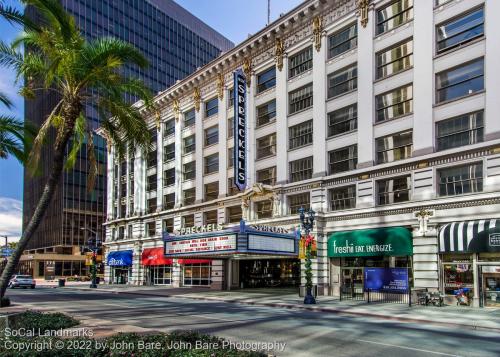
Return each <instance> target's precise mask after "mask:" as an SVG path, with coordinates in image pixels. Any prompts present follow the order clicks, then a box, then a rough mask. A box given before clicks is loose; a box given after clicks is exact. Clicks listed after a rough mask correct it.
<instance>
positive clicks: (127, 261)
mask: <svg viewBox="0 0 500 357" xmlns="http://www.w3.org/2000/svg"><path fill="white" fill-rule="evenodd" d="M132 255H133V252H132V251H131V250H119V251H116V252H109V253H108V260H107V261H106V263H107V264H108V265H109V266H115V267H129V266H131V265H132Z"/></svg>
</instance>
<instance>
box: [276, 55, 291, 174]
mask: <svg viewBox="0 0 500 357" xmlns="http://www.w3.org/2000/svg"><path fill="white" fill-rule="evenodd" d="M287 78H288V59H287V58H286V56H284V58H283V68H282V69H281V71H280V70H278V69H277V68H276V183H278V184H280V183H286V182H287V181H288V152H287V148H288V124H287V113H288V98H287V97H288V80H287Z"/></svg>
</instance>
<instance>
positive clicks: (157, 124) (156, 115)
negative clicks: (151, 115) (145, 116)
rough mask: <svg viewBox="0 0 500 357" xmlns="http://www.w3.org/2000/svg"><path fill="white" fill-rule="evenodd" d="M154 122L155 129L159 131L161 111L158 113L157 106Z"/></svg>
mask: <svg viewBox="0 0 500 357" xmlns="http://www.w3.org/2000/svg"><path fill="white" fill-rule="evenodd" d="M155 122H156V130H157V131H160V127H161V125H160V124H161V113H160V110H159V109H158V108H155Z"/></svg>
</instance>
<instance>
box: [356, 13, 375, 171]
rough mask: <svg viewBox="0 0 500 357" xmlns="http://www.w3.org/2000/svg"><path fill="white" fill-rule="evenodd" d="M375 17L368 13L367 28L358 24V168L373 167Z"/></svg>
mask: <svg viewBox="0 0 500 357" xmlns="http://www.w3.org/2000/svg"><path fill="white" fill-rule="evenodd" d="M374 21H375V17H374V15H373V10H371V9H370V10H369V11H368V26H366V27H363V26H361V25H359V23H358V63H361V64H363V65H358V145H360V147H359V150H358V167H359V168H363V167H370V166H373V157H374V155H373V151H374V143H373V122H374V119H373V117H374V113H375V108H374V102H375V100H374V99H375V98H374V96H373V78H375V77H374V67H375V65H374V64H373V62H374V61H373V37H374V33H373V31H374V28H375V26H374V24H373V22H374ZM361 145H362V146H361Z"/></svg>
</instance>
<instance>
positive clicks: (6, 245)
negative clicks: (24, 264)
mask: <svg viewBox="0 0 500 357" xmlns="http://www.w3.org/2000/svg"><path fill="white" fill-rule="evenodd" d="M2 237H4V238H5V248H7V247H8V246H9V245H8V243H7V239H8V238H9V237H8V236H2Z"/></svg>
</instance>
